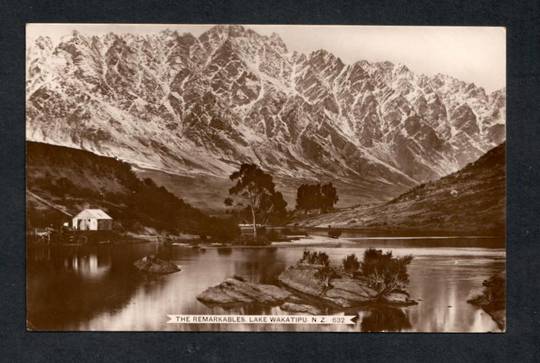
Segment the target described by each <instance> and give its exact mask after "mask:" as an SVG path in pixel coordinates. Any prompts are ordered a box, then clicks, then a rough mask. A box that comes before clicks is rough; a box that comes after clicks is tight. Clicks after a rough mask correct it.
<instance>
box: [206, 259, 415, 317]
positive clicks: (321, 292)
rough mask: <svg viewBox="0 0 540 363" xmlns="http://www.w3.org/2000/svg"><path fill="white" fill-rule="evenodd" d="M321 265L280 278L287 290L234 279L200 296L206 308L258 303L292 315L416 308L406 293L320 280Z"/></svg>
mask: <svg viewBox="0 0 540 363" xmlns="http://www.w3.org/2000/svg"><path fill="white" fill-rule="evenodd" d="M320 267H321V266H319V265H310V264H303V263H298V264H296V265H294V266H291V267H289V268H288V269H286V270H285V271H283V272H282V273H281V274H280V275H279V282H280V283H281V284H282V285H283V286H284V287H286V288H287V289H284V288H281V287H278V286H275V285H266V284H255V283H250V282H246V281H245V280H244V279H243V278H241V277H238V276H234V277H232V278H228V279H226V280H225V281H224V282H222V283H221V284H219V285H217V286H213V287H209V288H208V289H206V290H205V291H203V292H202V293H201V294H199V295H198V296H197V299H198V300H199V301H201V302H203V303H207V304H218V305H236V304H250V303H258V304H264V305H273V306H278V305H279V306H280V308H281V309H282V310H284V311H288V312H291V313H300V314H310V315H319V314H321V312H322V307H323V306H327V307H332V308H336V307H337V308H340V309H346V308H351V307H355V306H361V305H372V304H375V305H381V306H391V305H399V306H407V305H412V304H416V302H415V301H413V300H411V299H410V298H409V295H408V294H407V293H406V292H403V291H393V292H390V293H388V294H385V295H383V296H381V294H379V293H378V292H377V291H375V290H374V289H372V288H370V287H369V286H368V284H367V282H366V281H365V280H363V279H361V278H356V277H355V278H353V277H352V276H349V275H347V274H339V275H338V276H336V277H333V278H330V279H321V278H320V276H319V274H320Z"/></svg>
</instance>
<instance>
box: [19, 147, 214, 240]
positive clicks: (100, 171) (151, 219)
mask: <svg viewBox="0 0 540 363" xmlns="http://www.w3.org/2000/svg"><path fill="white" fill-rule="evenodd" d="M26 145H27V156H26V164H27V167H26V169H27V187H26V190H27V227H28V228H33V227H44V226H49V225H51V224H52V225H53V226H58V225H61V224H62V223H63V222H67V221H69V220H70V219H71V217H70V216H73V215H75V214H77V213H78V212H79V211H80V210H82V209H84V208H100V209H103V210H105V211H106V212H107V213H109V214H110V215H111V216H112V217H113V219H114V221H115V227H116V228H119V229H123V230H127V231H133V232H144V231H145V230H148V229H149V228H150V229H153V230H156V231H166V232H172V233H180V232H188V233H204V234H211V231H208V230H207V229H208V228H209V226H211V225H214V226H215V225H216V223H214V222H215V221H213V220H212V221H211V219H210V218H209V217H208V216H207V215H205V214H204V213H202V212H201V211H199V210H198V209H196V208H193V207H192V206H190V205H189V204H188V203H185V202H184V201H183V200H182V199H180V198H178V197H177V196H175V195H174V194H172V193H170V192H169V191H168V190H167V189H165V188H164V187H158V186H157V185H156V184H155V183H154V182H153V181H152V180H151V179H139V178H138V177H137V176H136V175H135V174H134V173H133V171H132V170H131V167H130V165H129V164H127V163H124V162H122V161H119V160H117V159H114V158H109V157H103V156H98V155H95V154H92V153H90V152H87V151H82V150H78V149H71V148H67V147H61V146H53V145H48V144H43V143H35V142H27V144H26ZM210 221H211V222H213V223H210Z"/></svg>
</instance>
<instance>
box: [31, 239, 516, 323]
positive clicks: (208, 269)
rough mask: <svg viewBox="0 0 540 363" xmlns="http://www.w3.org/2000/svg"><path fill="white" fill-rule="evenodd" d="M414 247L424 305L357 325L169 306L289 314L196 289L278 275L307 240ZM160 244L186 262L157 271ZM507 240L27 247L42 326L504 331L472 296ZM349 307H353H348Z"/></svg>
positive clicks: (404, 250) (339, 247)
mask: <svg viewBox="0 0 540 363" xmlns="http://www.w3.org/2000/svg"><path fill="white" fill-rule="evenodd" d="M369 247H375V248H380V249H383V250H392V251H393V253H394V255H407V254H412V255H413V256H414V259H413V261H412V263H411V264H410V265H409V275H410V278H409V279H410V285H409V288H408V291H409V293H410V295H411V298H413V299H414V300H417V301H418V305H415V306H410V307H403V308H362V309H355V311H354V313H356V314H358V316H359V319H358V321H357V323H356V324H355V325H332V326H328V325H319V326H310V325H306V326H303V325H251V324H250V325H247V324H245V325H242V324H235V325H208V324H204V325H203V324H201V325H182V324H166V321H167V314H253V315H263V314H264V315H266V314H287V313H286V312H283V311H281V310H280V308H279V307H264V306H247V307H241V308H232V309H223V308H221V307H209V306H206V305H204V304H203V303H201V302H199V301H198V300H197V299H196V296H197V295H198V294H199V293H201V292H202V291H203V290H205V289H206V288H207V287H209V286H214V285H217V284H219V283H220V282H222V281H223V280H224V279H225V278H226V277H231V276H233V275H239V276H243V277H244V278H246V280H248V281H251V282H261V283H276V281H277V276H278V275H279V274H280V272H281V271H283V270H284V269H285V268H286V267H287V266H288V265H291V264H294V263H295V262H296V261H297V260H298V259H299V258H300V257H301V255H302V253H303V251H304V249H305V248H309V249H313V250H322V251H324V252H326V253H327V254H328V255H329V256H330V259H331V261H332V262H334V263H336V264H337V263H340V261H341V259H342V258H343V257H345V256H346V255H348V254H351V253H354V254H356V255H357V256H358V257H359V258H360V259H361V257H362V255H363V252H364V250H365V249H366V248H369ZM151 253H159V254H160V256H163V257H165V258H168V259H170V260H171V261H173V262H174V263H176V264H178V265H180V266H181V269H182V271H180V272H178V273H174V274H171V275H166V276H158V277H148V276H145V275H141V274H139V273H137V272H136V271H134V269H133V267H132V263H133V261H135V260H136V259H138V258H140V257H142V256H144V255H147V254H151ZM505 263H506V253H505V248H504V242H503V241H501V240H498V239H489V238H464V237H460V238H437V239H433V238H383V237H376V238H368V239H366V238H365V237H359V236H355V235H354V234H352V233H348V234H346V235H345V237H344V238H341V239H340V242H339V244H336V240H331V239H328V240H327V241H324V243H322V244H319V245H317V246H306V245H301V244H300V245H294V243H293V244H284V245H283V246H280V247H277V248H232V249H230V250H218V249H215V248H207V249H206V250H205V251H201V250H197V249H192V248H189V247H184V246H172V247H168V248H161V249H159V250H158V246H157V244H155V243H139V244H121V245H120V244H118V245H98V246H51V247H49V246H43V245H41V246H38V245H30V246H29V248H28V257H27V311H28V313H27V320H28V326H29V328H30V329H32V330H128V331H157V330H191V331H197V330H201V331H209V330H224V331H226V330H237V331H270V330H283V331H304V330H305V331H307V330H316V331H336V330H337V331H349V332H361V331H406V332H496V331H499V330H498V328H497V326H496V324H495V323H494V321H493V320H492V319H491V317H490V316H489V315H487V314H486V313H485V312H484V311H483V310H481V309H478V308H477V307H475V306H473V305H471V304H468V303H467V302H466V301H467V299H468V297H469V295H470V294H471V292H472V291H473V290H475V289H477V288H478V287H480V286H481V283H482V281H483V280H485V279H487V278H488V277H489V276H491V275H492V274H494V273H497V272H499V271H502V270H504V269H505ZM347 315H350V314H349V313H347Z"/></svg>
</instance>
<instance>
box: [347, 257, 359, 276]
mask: <svg viewBox="0 0 540 363" xmlns="http://www.w3.org/2000/svg"><path fill="white" fill-rule="evenodd" d="M359 268H360V262H359V261H358V258H357V257H356V255H355V254H352V255H348V256H347V257H345V258H344V259H343V269H344V270H345V272H348V273H351V274H353V273H355V272H356V271H358V269H359Z"/></svg>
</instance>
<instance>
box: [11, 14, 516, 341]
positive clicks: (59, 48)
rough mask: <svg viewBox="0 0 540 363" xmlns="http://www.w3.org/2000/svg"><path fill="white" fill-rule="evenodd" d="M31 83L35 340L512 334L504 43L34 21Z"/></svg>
mask: <svg viewBox="0 0 540 363" xmlns="http://www.w3.org/2000/svg"><path fill="white" fill-rule="evenodd" d="M25 78H26V84H25V91H26V99H25V102H26V103H25V110H26V124H25V125H26V189H25V192H26V231H25V232H26V329H27V330H28V331H150V332H152V331H193V332H196V331H220V332H227V331H244V332H269V331H278V332H279V331H287V332H343V333H361V332H367V333H374V332H403V333H415V332H421V333H503V332H505V331H506V324H507V323H506V202H507V200H506V151H505V148H506V29H505V28H504V27H484V26H474V27H473V26H471V27H466V26H459V27H458V26H360V25H354V26H353V25H347V26H345V25H279V24H276V25H257V24H244V25H234V24H119V23H118V24H114V23H111V24H98V23H85V24H76V23H62V24H60V23H50V24H48V23H29V24H27V25H26V65H25ZM509 85H510V83H509ZM21 122H22V120H21ZM512 256H513V255H512Z"/></svg>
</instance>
